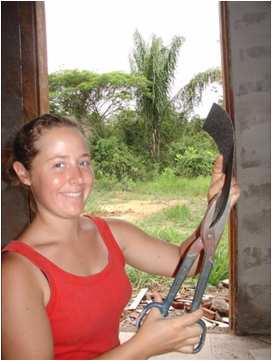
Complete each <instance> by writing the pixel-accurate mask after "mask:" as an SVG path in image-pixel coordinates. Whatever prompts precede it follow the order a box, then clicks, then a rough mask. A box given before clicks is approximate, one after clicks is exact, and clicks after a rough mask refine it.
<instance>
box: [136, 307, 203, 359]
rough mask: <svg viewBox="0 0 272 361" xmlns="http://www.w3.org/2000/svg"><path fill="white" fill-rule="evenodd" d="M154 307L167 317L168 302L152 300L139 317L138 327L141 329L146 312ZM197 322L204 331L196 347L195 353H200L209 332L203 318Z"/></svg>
mask: <svg viewBox="0 0 272 361" xmlns="http://www.w3.org/2000/svg"><path fill="white" fill-rule="evenodd" d="M152 308H157V309H158V310H159V311H160V313H161V315H162V316H163V317H166V316H167V315H168V307H167V304H165V303H160V302H151V303H149V304H148V305H147V306H146V307H145V308H144V310H143V312H142V313H141V315H140V317H139V318H138V319H137V321H136V327H137V329H139V328H140V327H141V325H142V321H143V319H144V318H145V316H146V314H147V313H148V312H149V311H150V310H151V309H152ZM197 323H198V324H199V325H200V327H201V328H202V333H201V336H200V340H199V343H198V345H197V346H196V347H195V348H194V351H193V353H198V352H199V351H200V350H201V349H202V347H203V346H204V343H205V339H206V333H207V327H206V325H205V322H204V321H203V320H199V321H197Z"/></svg>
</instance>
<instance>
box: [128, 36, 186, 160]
mask: <svg viewBox="0 0 272 361" xmlns="http://www.w3.org/2000/svg"><path fill="white" fill-rule="evenodd" d="M183 41H184V39H183V38H181V37H178V36H175V37H174V38H173V40H172V42H171V44H170V46H169V47H166V46H165V45H163V42H162V39H161V38H159V37H157V36H155V35H154V36H153V37H152V40H151V43H150V44H147V43H146V42H145V41H144V39H143V38H142V36H141V34H140V33H139V32H138V31H136V32H135V33H134V50H133V53H132V56H131V58H130V62H131V70H132V72H133V74H139V75H142V76H145V77H146V79H147V80H148V81H149V94H148V95H147V94H144V93H142V92H139V91H138V92H137V93H136V96H137V109H138V110H139V111H140V112H141V114H142V115H143V117H144V121H145V128H146V131H147V133H148V141H149V151H150V154H151V157H152V159H153V160H159V158H160V146H161V127H162V124H163V123H164V122H165V120H166V119H167V118H168V116H169V114H170V112H171V110H172V109H171V107H170V106H169V105H170V90H171V85H172V81H173V79H174V73H175V69H176V66H177V60H178V54H179V50H180V47H181V45H182V43H183Z"/></svg>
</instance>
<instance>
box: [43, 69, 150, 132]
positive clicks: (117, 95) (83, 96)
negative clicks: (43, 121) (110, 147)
mask: <svg viewBox="0 0 272 361" xmlns="http://www.w3.org/2000/svg"><path fill="white" fill-rule="evenodd" d="M147 83H148V82H147V80H146V79H145V78H144V77H143V76H139V75H136V74H126V73H122V72H111V73H105V74H97V73H94V72H90V71H86V70H83V71H80V70H76V69H75V70H63V71H59V72H55V73H52V74H50V75H49V92H50V93H49V105H50V111H52V112H55V113H61V114H69V115H74V116H76V117H77V119H79V120H84V119H88V121H90V122H91V123H92V126H93V127H95V128H96V130H98V131H99V132H103V128H104V123H105V121H106V119H108V118H109V117H110V116H111V115H112V114H113V113H115V114H116V113H118V112H119V111H120V110H123V109H128V108H129V107H130V106H131V105H132V103H133V101H134V99H135V91H136V90H141V92H142V93H144V94H146V93H147Z"/></svg>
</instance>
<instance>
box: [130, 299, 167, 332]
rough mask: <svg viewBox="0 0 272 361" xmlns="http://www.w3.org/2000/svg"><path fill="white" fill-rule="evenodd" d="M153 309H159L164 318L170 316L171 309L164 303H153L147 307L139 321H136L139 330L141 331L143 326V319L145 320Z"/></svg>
mask: <svg viewBox="0 0 272 361" xmlns="http://www.w3.org/2000/svg"><path fill="white" fill-rule="evenodd" d="M151 308H157V309H158V310H159V311H160V313H161V315H162V316H163V317H166V316H167V315H168V309H169V307H168V306H167V305H166V303H165V302H164V303H160V302H151V303H149V304H148V305H146V306H145V308H144V309H143V312H142V313H141V314H140V316H139V318H138V319H137V321H136V327H137V329H139V328H140V327H141V326H142V322H143V319H144V318H145V316H146V314H147V313H148V312H149V311H150V310H151Z"/></svg>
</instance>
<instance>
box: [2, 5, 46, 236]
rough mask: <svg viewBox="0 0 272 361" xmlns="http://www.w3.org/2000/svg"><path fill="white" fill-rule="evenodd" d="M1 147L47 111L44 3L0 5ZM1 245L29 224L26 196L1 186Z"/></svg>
mask: <svg viewBox="0 0 272 361" xmlns="http://www.w3.org/2000/svg"><path fill="white" fill-rule="evenodd" d="M1 10H2V11H1V19H2V24H1V38H2V53H1V55H2V68H1V76H2V85H1V86H2V88H1V90H2V107H1V110H2V115H1V120H2V132H1V138H2V147H5V144H6V142H7V140H8V138H10V137H11V136H12V135H13V133H14V132H15V130H16V128H18V127H19V126H20V125H21V124H23V123H24V122H26V121H28V120H30V119H32V118H33V117H35V116H38V115H39V114H41V113H43V112H46V111H47V109H48V82H47V56H46V40H45V36H46V34H45V14H44V3H43V2H40V1H37V2H35V1H21V2H20V1H2V2H1ZM1 191H2V199H1V203H2V208H1V209H2V213H1V217H2V230H1V231H2V232H1V233H2V237H1V241H2V243H5V242H7V241H8V240H10V239H13V238H16V236H17V235H18V234H19V233H20V231H21V230H22V228H23V227H24V225H25V224H27V223H28V222H29V216H30V212H29V207H28V195H27V194H26V193H25V192H23V191H22V190H20V189H16V188H11V187H10V186H8V185H7V184H6V183H5V182H2V189H1Z"/></svg>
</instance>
